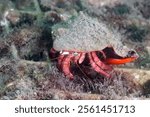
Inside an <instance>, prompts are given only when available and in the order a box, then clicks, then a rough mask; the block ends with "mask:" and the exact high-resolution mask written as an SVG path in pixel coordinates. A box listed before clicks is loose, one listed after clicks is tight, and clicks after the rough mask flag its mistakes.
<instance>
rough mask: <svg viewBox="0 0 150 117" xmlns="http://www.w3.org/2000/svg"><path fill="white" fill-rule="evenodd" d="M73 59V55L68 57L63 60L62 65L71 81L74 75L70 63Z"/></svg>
mask: <svg viewBox="0 0 150 117" xmlns="http://www.w3.org/2000/svg"><path fill="white" fill-rule="evenodd" d="M72 57H73V55H67V56H66V57H65V58H64V59H63V61H62V64H61V68H62V71H63V73H64V74H65V75H66V76H67V77H68V78H70V79H73V75H72V73H71V72H70V61H71V59H72Z"/></svg>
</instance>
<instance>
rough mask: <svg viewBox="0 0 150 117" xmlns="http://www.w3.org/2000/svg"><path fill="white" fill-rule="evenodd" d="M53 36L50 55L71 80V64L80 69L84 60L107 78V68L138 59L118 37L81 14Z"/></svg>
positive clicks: (101, 23) (96, 21) (118, 34)
mask: <svg viewBox="0 0 150 117" xmlns="http://www.w3.org/2000/svg"><path fill="white" fill-rule="evenodd" d="M54 29H55V28H54ZM53 35H54V43H53V48H51V50H50V54H51V55H52V56H55V57H56V55H57V56H58V59H57V60H58V66H59V68H60V69H61V70H62V72H63V73H64V74H65V75H66V76H67V77H68V78H70V79H73V77H74V75H73V74H72V73H71V70H70V65H71V64H72V63H74V64H78V65H79V64H82V63H83V62H84V61H85V60H86V62H87V63H88V64H89V65H90V66H91V68H92V69H94V70H95V71H96V72H98V73H99V74H101V75H103V76H104V77H108V78H110V77H111V75H110V73H109V72H110V71H111V70H112V67H111V66H110V64H125V63H128V62H132V61H134V60H136V59H137V58H138V55H137V53H136V52H135V51H134V50H132V49H129V48H128V47H126V46H125V45H124V44H123V43H122V38H121V35H120V33H118V32H117V31H115V30H114V29H111V28H110V27H108V26H107V25H106V24H105V23H104V22H102V21H98V20H97V19H94V18H91V17H90V16H88V15H87V14H84V13H83V12H80V13H79V15H78V16H77V17H76V18H74V19H73V20H70V21H68V22H67V28H66V27H65V28H58V29H57V30H56V29H55V30H54V31H53Z"/></svg>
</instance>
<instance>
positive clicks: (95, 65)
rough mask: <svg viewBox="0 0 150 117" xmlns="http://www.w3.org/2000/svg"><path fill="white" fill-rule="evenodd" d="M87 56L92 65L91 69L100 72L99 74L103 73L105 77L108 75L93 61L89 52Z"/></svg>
mask: <svg viewBox="0 0 150 117" xmlns="http://www.w3.org/2000/svg"><path fill="white" fill-rule="evenodd" d="M88 56H89V60H90V64H91V66H92V67H93V69H94V70H95V71H96V72H98V73H100V74H103V75H104V76H106V77H108V78H109V77H110V75H109V74H108V73H106V72H104V71H103V70H102V69H101V68H100V67H99V66H98V65H97V64H96V63H95V61H94V60H93V58H92V55H91V53H88Z"/></svg>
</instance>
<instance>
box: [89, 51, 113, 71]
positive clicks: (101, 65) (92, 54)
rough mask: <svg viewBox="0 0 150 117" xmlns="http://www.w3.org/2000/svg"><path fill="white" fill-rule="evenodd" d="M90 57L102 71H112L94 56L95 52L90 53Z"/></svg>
mask: <svg viewBox="0 0 150 117" xmlns="http://www.w3.org/2000/svg"><path fill="white" fill-rule="evenodd" d="M91 56H92V58H93V61H94V62H95V63H96V64H97V65H98V66H99V67H101V68H102V69H103V70H112V68H111V67H110V66H108V65H105V64H104V63H103V62H102V61H101V60H100V59H99V58H98V56H97V55H96V52H91Z"/></svg>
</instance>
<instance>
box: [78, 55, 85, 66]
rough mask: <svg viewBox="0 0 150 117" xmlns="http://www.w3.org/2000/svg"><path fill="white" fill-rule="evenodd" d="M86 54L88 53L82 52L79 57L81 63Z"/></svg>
mask: <svg viewBox="0 0 150 117" xmlns="http://www.w3.org/2000/svg"><path fill="white" fill-rule="evenodd" d="M85 54H86V53H81V55H80V58H79V64H81V63H82V62H83V61H84V59H85Z"/></svg>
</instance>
